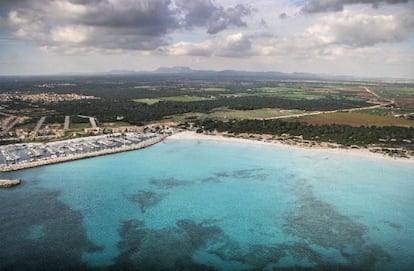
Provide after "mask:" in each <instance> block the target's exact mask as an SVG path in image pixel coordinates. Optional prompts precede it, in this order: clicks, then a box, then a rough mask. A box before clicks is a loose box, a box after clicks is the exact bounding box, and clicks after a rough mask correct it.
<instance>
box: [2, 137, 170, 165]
mask: <svg viewBox="0 0 414 271" xmlns="http://www.w3.org/2000/svg"><path fill="white" fill-rule="evenodd" d="M165 138H166V136H159V137H156V138H153V139H150V140H146V141H144V142H140V143H138V144H136V145H132V146H125V147H121V148H114V149H107V150H101V151H96V152H90V153H83V154H78V155H73V156H66V157H58V158H52V159H47V160H40V161H34V162H27V163H23V164H15V165H9V166H2V167H0V172H10V171H17V170H22V169H27V168H34V167H40V166H46V165H52V164H58V163H64V162H70V161H76V160H81V159H87V158H92V157H98V156H103V155H109V154H115V153H119V152H127V151H134V150H138V149H143V148H146V147H149V146H151V145H154V144H157V143H159V142H161V141H163V140H164V139H165Z"/></svg>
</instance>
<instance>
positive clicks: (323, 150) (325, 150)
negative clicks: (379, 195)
mask: <svg viewBox="0 0 414 271" xmlns="http://www.w3.org/2000/svg"><path fill="white" fill-rule="evenodd" d="M167 140H210V141H226V142H235V143H242V144H260V145H267V146H274V147H275V146H276V147H279V148H290V149H297V150H307V151H311V152H318V153H320V154H321V155H323V154H337V155H346V156H350V157H352V156H354V157H361V158H366V159H381V160H388V161H392V162H401V163H409V164H412V165H414V159H413V157H410V158H400V157H391V156H388V155H384V154H380V153H373V152H370V151H369V149H345V148H329V147H322V146H318V145H316V146H312V147H306V146H298V145H290V144H285V143H282V142H281V141H277V140H270V141H269V140H267V141H265V140H257V139H247V138H240V137H228V136H224V135H222V134H214V135H206V134H199V133H196V132H192V131H185V132H180V133H176V134H174V135H172V136H169V137H168V138H167Z"/></svg>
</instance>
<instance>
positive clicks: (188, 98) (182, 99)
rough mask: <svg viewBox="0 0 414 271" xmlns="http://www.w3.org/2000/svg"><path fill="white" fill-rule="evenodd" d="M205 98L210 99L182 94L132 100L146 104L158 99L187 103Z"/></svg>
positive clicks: (204, 99)
mask: <svg viewBox="0 0 414 271" xmlns="http://www.w3.org/2000/svg"><path fill="white" fill-rule="evenodd" d="M207 100H211V99H210V98H206V97H198V96H188V95H183V96H171V97H159V98H156V99H154V98H144V99H134V100H133V101H134V102H137V103H145V104H148V105H153V104H156V103H158V102H160V101H166V102H177V103H189V102H199V101H207Z"/></svg>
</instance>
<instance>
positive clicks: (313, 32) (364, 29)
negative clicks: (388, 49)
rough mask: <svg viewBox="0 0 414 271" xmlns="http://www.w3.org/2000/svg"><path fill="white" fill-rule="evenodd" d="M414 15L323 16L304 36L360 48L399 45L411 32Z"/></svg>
mask: <svg viewBox="0 0 414 271" xmlns="http://www.w3.org/2000/svg"><path fill="white" fill-rule="evenodd" d="M413 29H414V15H413V14H412V13H403V14H398V15H367V14H354V13H351V12H347V11H345V12H342V13H339V14H331V15H326V16H324V17H322V18H321V19H320V20H319V22H318V23H317V24H315V25H313V26H311V27H309V28H308V29H307V31H306V33H305V35H307V36H308V38H310V39H314V40H316V41H318V42H320V43H321V44H343V45H348V46H354V47H360V46H370V45H375V44H377V43H381V42H400V41H404V40H407V39H408V38H409V37H410V35H411V34H412V33H413Z"/></svg>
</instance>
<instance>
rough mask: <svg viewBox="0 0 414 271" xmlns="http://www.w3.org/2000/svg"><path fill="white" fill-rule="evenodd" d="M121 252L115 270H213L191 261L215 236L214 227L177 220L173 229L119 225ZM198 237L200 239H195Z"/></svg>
mask: <svg viewBox="0 0 414 271" xmlns="http://www.w3.org/2000/svg"><path fill="white" fill-rule="evenodd" d="M119 233H120V236H121V239H122V240H121V242H120V243H119V244H118V247H119V249H120V251H121V253H120V256H119V257H118V258H117V261H116V264H115V265H114V266H112V267H111V269H115V270H119V269H122V270H215V269H214V268H213V267H210V266H207V265H203V264H198V263H195V262H193V261H192V255H193V253H194V252H195V250H197V249H198V248H200V247H201V246H203V245H204V244H205V243H206V241H207V240H209V239H210V236H209V235H210V234H212V235H215V234H217V229H215V228H214V227H203V226H201V225H198V224H195V223H193V222H191V221H189V220H188V221H187V220H185V221H178V222H177V227H166V228H162V229H159V230H154V229H149V228H146V227H145V226H144V223H143V222H142V221H138V220H131V221H126V222H124V223H123V225H122V226H121V228H120V230H119ZM198 234H200V236H198Z"/></svg>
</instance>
